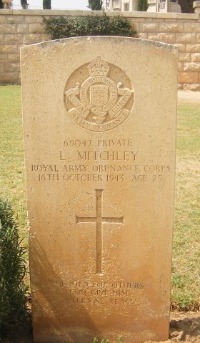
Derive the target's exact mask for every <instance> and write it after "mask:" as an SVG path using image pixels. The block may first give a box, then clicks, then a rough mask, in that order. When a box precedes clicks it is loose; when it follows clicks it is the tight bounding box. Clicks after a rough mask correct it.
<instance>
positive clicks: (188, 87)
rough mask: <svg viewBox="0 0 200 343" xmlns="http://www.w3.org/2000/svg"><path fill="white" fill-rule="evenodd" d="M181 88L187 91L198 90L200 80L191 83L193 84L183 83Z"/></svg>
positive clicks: (199, 89) (199, 88)
mask: <svg viewBox="0 0 200 343" xmlns="http://www.w3.org/2000/svg"><path fill="white" fill-rule="evenodd" d="M183 89H184V90H188V91H196V92H198V91H200V82H199V83H193V84H188V83H184V84H183Z"/></svg>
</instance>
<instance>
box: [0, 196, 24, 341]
mask: <svg viewBox="0 0 200 343" xmlns="http://www.w3.org/2000/svg"><path fill="white" fill-rule="evenodd" d="M24 253H25V249H24V248H22V247H20V240H19V235H18V228H17V225H16V223H15V221H14V216H13V211H12V208H11V206H10V204H9V203H8V202H6V201H2V200H1V199H0V332H2V334H4V335H5V336H6V335H7V334H8V333H9V332H10V330H11V328H14V327H16V326H17V325H19V324H20V323H21V324H22V323H24V321H25V320H26V318H27V309H26V291H27V287H26V286H25V284H24V282H23V278H24V276H25V272H26V268H25V260H24Z"/></svg>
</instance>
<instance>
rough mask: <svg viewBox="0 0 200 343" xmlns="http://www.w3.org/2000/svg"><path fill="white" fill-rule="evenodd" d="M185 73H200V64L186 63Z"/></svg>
mask: <svg viewBox="0 0 200 343" xmlns="http://www.w3.org/2000/svg"><path fill="white" fill-rule="evenodd" d="M184 71H199V72H200V63H195V62H191V63H185V64H184Z"/></svg>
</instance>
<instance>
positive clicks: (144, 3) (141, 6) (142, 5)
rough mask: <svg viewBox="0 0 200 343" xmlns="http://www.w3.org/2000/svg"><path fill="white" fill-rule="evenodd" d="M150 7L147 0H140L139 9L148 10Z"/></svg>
mask: <svg viewBox="0 0 200 343" xmlns="http://www.w3.org/2000/svg"><path fill="white" fill-rule="evenodd" d="M147 8H148V3H147V0H138V11H146V10H147Z"/></svg>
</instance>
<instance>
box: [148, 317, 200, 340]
mask: <svg viewBox="0 0 200 343" xmlns="http://www.w3.org/2000/svg"><path fill="white" fill-rule="evenodd" d="M170 319H171V320H170V339H168V340H167V341H162V342H160V343H170V342H173V343H175V342H190V343H200V312H171V315H170ZM145 343H157V342H154V341H148V342H145Z"/></svg>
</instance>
